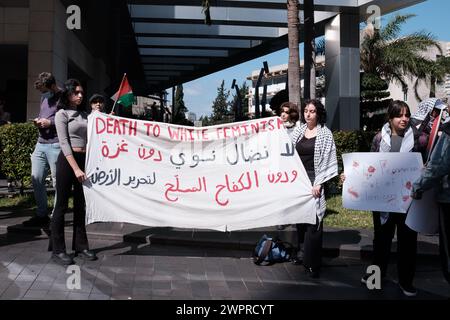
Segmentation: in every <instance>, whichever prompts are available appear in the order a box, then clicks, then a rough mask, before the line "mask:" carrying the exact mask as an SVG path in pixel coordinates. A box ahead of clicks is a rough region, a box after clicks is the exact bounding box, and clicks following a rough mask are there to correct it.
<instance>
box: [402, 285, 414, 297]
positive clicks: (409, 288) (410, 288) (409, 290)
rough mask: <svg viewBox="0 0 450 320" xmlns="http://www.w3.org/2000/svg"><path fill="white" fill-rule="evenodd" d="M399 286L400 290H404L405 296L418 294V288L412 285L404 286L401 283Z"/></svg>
mask: <svg viewBox="0 0 450 320" xmlns="http://www.w3.org/2000/svg"><path fill="white" fill-rule="evenodd" d="M398 286H399V287H400V290H402V292H403V294H404V295H405V296H407V297H415V296H417V290H416V288H414V287H413V286H412V285H409V286H402V285H401V284H399V285H398Z"/></svg>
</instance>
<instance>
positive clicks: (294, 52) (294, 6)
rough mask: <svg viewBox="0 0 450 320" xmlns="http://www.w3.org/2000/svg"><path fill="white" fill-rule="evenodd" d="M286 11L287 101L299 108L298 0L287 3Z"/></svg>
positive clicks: (290, 0)
mask: <svg viewBox="0 0 450 320" xmlns="http://www.w3.org/2000/svg"><path fill="white" fill-rule="evenodd" d="M287 10H288V44H289V63H288V88H289V101H290V102H293V103H295V104H296V105H297V106H299V107H300V57H299V50H298V29H299V26H300V21H299V19H298V0H288V1H287Z"/></svg>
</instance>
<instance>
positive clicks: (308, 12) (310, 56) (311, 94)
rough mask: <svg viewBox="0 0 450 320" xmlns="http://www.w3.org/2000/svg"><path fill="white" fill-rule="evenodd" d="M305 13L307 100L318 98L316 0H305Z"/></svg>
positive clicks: (305, 86) (305, 83) (305, 89)
mask: <svg viewBox="0 0 450 320" xmlns="http://www.w3.org/2000/svg"><path fill="white" fill-rule="evenodd" d="M303 13H304V17H305V22H304V27H305V28H304V30H305V31H304V34H305V46H304V53H305V54H304V56H305V65H304V74H305V78H304V88H303V92H304V98H305V100H306V99H315V98H316V63H315V62H316V41H315V37H316V35H315V30H314V0H304V2H303Z"/></svg>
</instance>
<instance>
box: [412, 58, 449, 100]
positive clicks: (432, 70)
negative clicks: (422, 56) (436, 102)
mask: <svg viewBox="0 0 450 320" xmlns="http://www.w3.org/2000/svg"><path fill="white" fill-rule="evenodd" d="M424 63H425V65H424V66H422V69H423V71H424V72H423V73H422V74H421V75H418V77H417V79H416V82H415V83H414V93H415V95H416V99H417V100H419V101H421V100H423V98H422V97H420V95H419V91H418V88H419V84H420V83H425V84H426V85H427V86H429V88H430V94H429V97H430V98H435V97H436V84H438V83H440V82H443V81H445V78H446V76H447V74H450V57H445V56H439V57H437V59H436V61H425V62H424Z"/></svg>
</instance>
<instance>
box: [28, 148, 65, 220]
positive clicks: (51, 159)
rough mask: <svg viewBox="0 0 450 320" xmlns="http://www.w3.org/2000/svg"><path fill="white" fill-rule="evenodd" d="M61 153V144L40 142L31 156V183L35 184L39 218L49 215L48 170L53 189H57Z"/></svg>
mask: <svg viewBox="0 0 450 320" xmlns="http://www.w3.org/2000/svg"><path fill="white" fill-rule="evenodd" d="M60 152H61V148H60V147H59V143H51V144H44V143H39V142H38V143H36V147H35V148H34V152H33V153H32V155H31V181H32V183H33V189H34V198H35V199H36V204H37V212H36V215H37V216H38V217H46V216H47V215H48V208H47V189H46V187H45V178H46V177H47V175H48V169H50V170H51V173H52V181H53V187H56V160H57V159H58V155H59V153H60ZM55 202H56V192H55Z"/></svg>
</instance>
